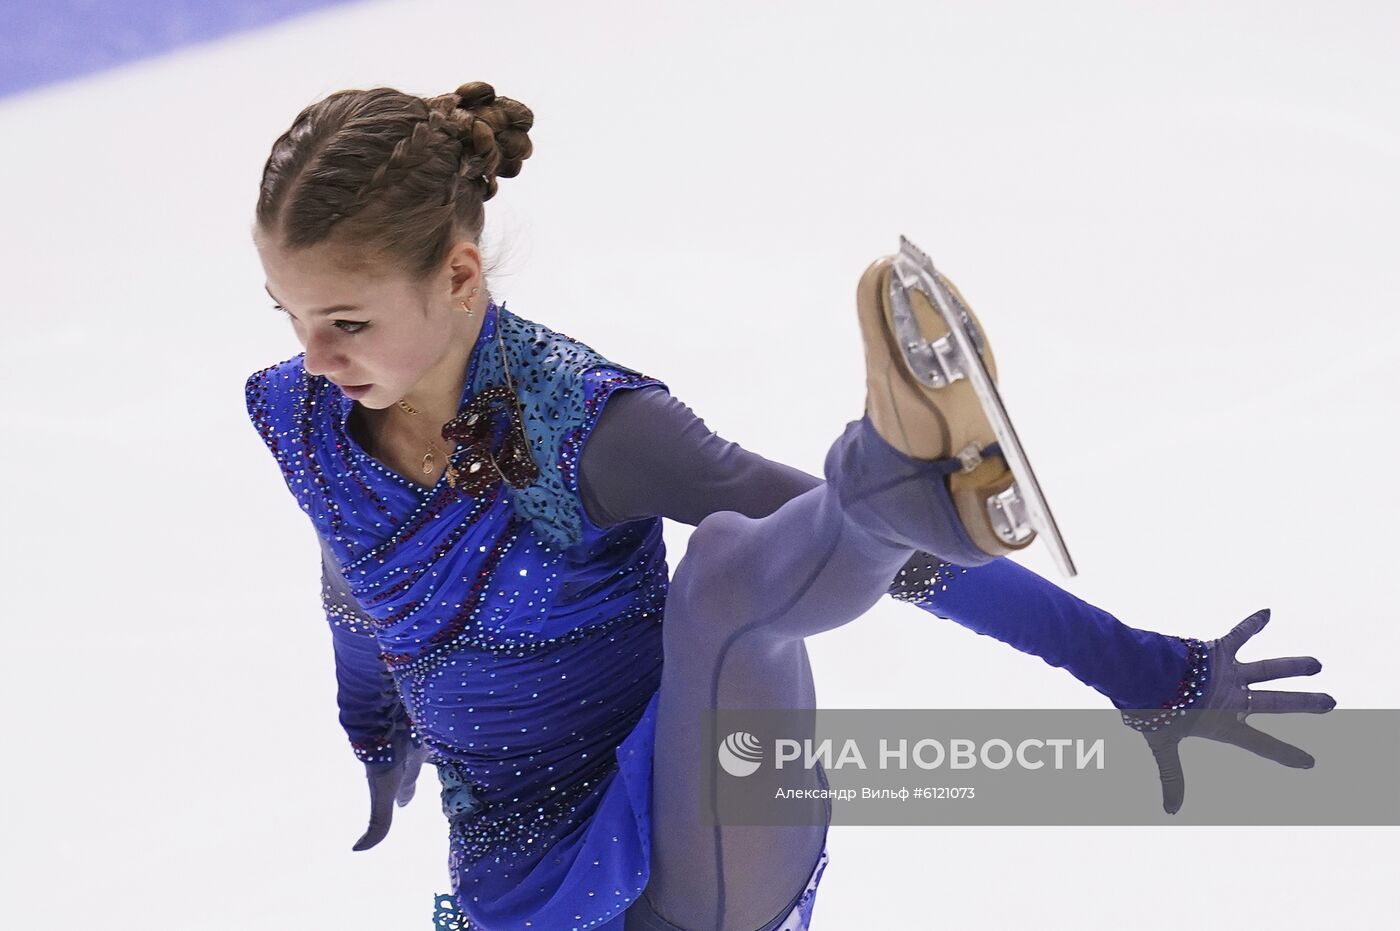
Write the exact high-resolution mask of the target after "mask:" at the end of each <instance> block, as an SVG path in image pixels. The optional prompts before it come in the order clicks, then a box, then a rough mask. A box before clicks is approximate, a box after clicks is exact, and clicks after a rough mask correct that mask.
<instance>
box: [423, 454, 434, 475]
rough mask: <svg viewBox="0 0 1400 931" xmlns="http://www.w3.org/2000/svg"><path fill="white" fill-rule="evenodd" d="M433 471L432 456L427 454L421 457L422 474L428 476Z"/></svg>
mask: <svg viewBox="0 0 1400 931" xmlns="http://www.w3.org/2000/svg"><path fill="white" fill-rule="evenodd" d="M432 471H433V454H432V453H428V454H427V455H426V456H424V457H423V474H424V475H430V474H432Z"/></svg>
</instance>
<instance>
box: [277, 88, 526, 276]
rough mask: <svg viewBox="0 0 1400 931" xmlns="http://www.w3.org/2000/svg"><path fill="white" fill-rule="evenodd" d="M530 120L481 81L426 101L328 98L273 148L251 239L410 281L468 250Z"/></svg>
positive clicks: (367, 94)
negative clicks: (326, 252) (382, 268)
mask: <svg viewBox="0 0 1400 931" xmlns="http://www.w3.org/2000/svg"><path fill="white" fill-rule="evenodd" d="M534 121H535V116H534V113H533V112H531V110H530V108H529V107H527V106H525V105H524V104H523V103H521V102H520V101H518V100H512V99H511V98H509V97H498V96H497V95H496V91H495V88H493V87H492V86H491V85H490V84H487V83H486V82H484V81H472V82H470V83H468V84H463V85H461V86H460V87H458V88H457V89H456V90H455V91H453V92H452V93H450V94H442V95H440V96H436V97H428V98H423V97H417V96H414V95H412V94H406V93H403V92H402V91H398V90H395V89H394V88H390V87H375V88H371V89H369V90H345V91H338V92H336V93H333V94H331V95H329V96H328V97H326V98H324V99H323V100H320V101H318V102H317V103H315V104H312V105H311V106H309V107H306V108H305V109H304V110H302V111H301V112H300V113H299V114H297V117H296V119H295V120H293V121H292V125H291V127H290V128H288V129H287V131H286V132H284V133H283V134H282V135H281V136H279V137H278V138H277V140H276V141H275V142H274V143H273V145H272V151H271V153H270V154H269V155H268V158H267V163H266V165H265V166H264V167H263V176H262V184H261V186H260V188H259V191H258V203H257V210H256V223H255V226H256V229H257V231H258V232H259V233H261V234H262V235H266V236H268V237H270V238H271V239H273V240H274V241H275V242H277V243H278V244H279V245H280V246H281V248H284V249H288V250H291V251H295V250H298V249H303V248H306V247H309V246H313V245H321V244H329V245H332V246H334V247H336V249H337V252H339V253H340V254H342V255H343V256H345V258H346V261H345V262H344V263H343V264H345V265H346V266H347V267H353V268H359V267H361V266H362V265H363V264H364V263H374V264H388V265H390V266H392V267H394V268H395V269H397V270H399V271H400V272H404V273H407V274H409V275H410V276H411V277H412V278H414V279H415V280H422V279H423V278H425V277H426V276H427V275H429V274H431V273H432V272H433V270H435V269H436V268H437V267H438V266H439V265H440V263H441V262H442V261H443V260H444V259H445V258H446V256H447V253H448V252H449V251H450V249H451V248H452V245H453V243H454V241H456V240H457V239H459V238H460V237H463V236H465V237H467V238H469V239H471V241H472V242H474V243H479V242H480V240H481V231H482V228H483V226H484V225H485V219H486V215H485V211H484V209H483V204H484V203H485V202H486V201H488V200H490V199H491V198H492V197H494V196H496V190H497V187H498V182H497V179H498V178H513V177H515V176H516V175H518V174H519V173H520V166H521V163H522V162H523V161H524V160H525V159H527V158H529V157H530V153H531V152H532V151H533V146H532V144H531V142H530V136H529V132H530V129H531V127H532V126H533V125H534ZM352 263H354V264H352Z"/></svg>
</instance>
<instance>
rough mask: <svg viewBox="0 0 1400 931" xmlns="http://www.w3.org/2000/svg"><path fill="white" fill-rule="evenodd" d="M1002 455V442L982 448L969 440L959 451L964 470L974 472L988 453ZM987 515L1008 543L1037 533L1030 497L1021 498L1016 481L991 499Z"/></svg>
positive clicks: (995, 529) (1014, 542) (996, 531)
mask: <svg viewBox="0 0 1400 931" xmlns="http://www.w3.org/2000/svg"><path fill="white" fill-rule="evenodd" d="M1000 455H1001V445H1000V444H999V443H993V444H991V445H990V446H988V447H987V448H986V449H978V448H977V444H976V443H968V444H967V446H966V448H964V449H963V450H962V451H961V452H959V453H958V461H960V462H961V463H962V471H964V472H971V471H972V470H973V469H975V468H977V467H978V466H979V465H981V464H982V459H983V457H984V456H1000ZM987 518H988V520H989V521H990V522H991V525H992V531H993V532H994V533H996V535H997V538H998V539H1000V540H1001V541H1002V542H1003V543H1006V544H1010V545H1013V546H1014V545H1015V544H1017V543H1020V542H1021V541H1023V540H1025V539H1026V538H1027V537H1029V536H1031V535H1032V534H1034V533H1035V525H1034V524H1033V523H1032V522H1031V516H1030V510H1029V509H1028V508H1027V507H1026V499H1025V498H1022V497H1021V491H1020V488H1019V487H1018V486H1017V484H1016V483H1015V482H1012V483H1011V485H1010V486H1008V487H1007V489H1006V490H1005V491H1003V492H1000V493H999V494H995V495H991V496H989V497H988V498H987Z"/></svg>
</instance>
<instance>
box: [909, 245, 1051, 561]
mask: <svg viewBox="0 0 1400 931" xmlns="http://www.w3.org/2000/svg"><path fill="white" fill-rule="evenodd" d="M910 290H918V291H919V292H921V293H922V294H924V295H925V296H926V297H927V298H928V299H929V302H930V303H932V304H933V306H934V307H935V308H936V309H937V310H938V313H939V315H940V316H941V317H942V318H943V322H944V323H945V324H946V325H947V327H948V330H949V332H948V335H947V336H945V337H943V338H941V339H938V340H934V341H933V342H930V341H929V340H927V339H925V338H924V337H923V334H922V333H921V332H920V330H919V325H918V321H917V320H916V319H915V317H914V311H913V307H912V305H911V303H910V299H909V291H910ZM888 300H889V307H890V314H891V317H892V322H893V328H894V334H895V338H896V341H897V342H898V343H899V346H900V351H901V352H902V353H903V355H904V362H905V365H906V366H907V367H908V369H909V372H910V374H911V375H913V376H914V378H915V379H916V380H918V381H919V383H920V384H923V385H925V386H927V387H929V388H942V387H944V386H946V385H948V384H950V383H951V382H953V381H956V380H958V379H960V378H966V379H967V380H968V381H969V382H970V383H971V384H972V388H973V390H974V391H975V392H976V394H977V400H978V401H979V402H980V403H981V405H982V410H983V412H984V413H985V414H986V417H987V422H988V423H990V424H991V426H992V431H993V432H994V433H995V434H996V438H997V443H998V445H999V446H1000V447H1001V456H1002V458H1003V459H1005V460H1006V465H1007V467H1008V468H1009V469H1010V470H1011V475H1012V477H1013V478H1014V481H1013V482H1012V483H1011V485H1010V486H1009V487H1008V488H1007V489H1006V491H1004V492H1002V493H1001V494H999V495H993V496H992V497H990V498H988V499H987V513H988V517H989V518H990V519H991V523H992V528H993V530H994V531H995V532H996V534H997V536H998V538H1000V539H1001V540H1002V542H1003V543H1006V544H1008V545H1014V544H1016V543H1019V542H1021V541H1023V540H1025V539H1026V538H1027V537H1028V536H1030V534H1031V533H1038V534H1040V536H1041V537H1042V538H1043V539H1044V540H1045V541H1046V543H1048V544H1049V546H1050V551H1051V553H1052V554H1053V555H1054V557H1055V562H1056V564H1057V565H1058V566H1059V567H1060V571H1061V572H1063V573H1064V574H1065V575H1066V576H1068V577H1071V578H1072V577H1074V576H1076V575H1078V574H1079V573H1078V572H1077V571H1076V569H1075V567H1074V560H1073V559H1072V558H1071V557H1070V555H1069V549H1068V548H1067V547H1066V546H1065V541H1064V537H1063V536H1061V535H1060V529H1059V527H1058V526H1057V525H1056V524H1055V518H1054V516H1053V515H1052V514H1051V513H1050V503H1049V502H1048V501H1046V500H1045V495H1044V494H1043V493H1042V492H1041V489H1040V483H1039V482H1037V481H1036V478H1035V472H1034V471H1033V470H1032V469H1031V463H1030V459H1029V458H1028V457H1027V456H1026V452H1025V450H1024V449H1023V448H1022V447H1021V442H1020V440H1019V439H1018V438H1017V436H1016V428H1015V427H1013V426H1012V425H1011V417H1010V416H1009V415H1008V414H1007V412H1006V407H1005V405H1003V404H1002V401H1001V395H1000V394H999V393H998V391H997V387H996V384H995V383H994V382H993V381H992V378H991V375H990V374H989V373H988V371H987V368H986V366H985V365H984V364H983V363H982V356H981V352H982V351H983V349H984V347H985V342H984V340H985V337H984V336H983V334H982V332H981V331H980V330H979V329H978V328H977V326H976V325H975V324H974V323H973V321H972V319H971V317H970V316H969V314H968V313H967V308H966V307H964V306H963V304H962V302H961V301H959V300H958V298H957V296H956V295H955V294H954V293H953V290H952V289H951V288H949V287H948V285H947V283H946V280H945V279H944V278H943V276H942V275H941V274H939V272H938V270H937V269H936V268H934V267H933V261H932V260H931V259H930V258H929V257H928V256H927V255H926V254H924V252H923V251H922V250H920V249H919V248H918V247H917V246H915V245H914V244H913V243H912V242H910V241H909V240H908V239H906V238H905V237H903V236H900V237H899V251H898V252H897V253H896V254H895V256H894V264H893V269H892V272H891V274H890V276H889V294H888ZM958 458H960V459H962V460H963V469H964V471H970V470H971V469H973V468H975V467H976V466H977V465H978V464H979V463H980V462H981V458H980V456H979V454H978V452H977V451H976V450H964V451H961V452H959V453H958Z"/></svg>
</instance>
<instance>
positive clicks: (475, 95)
mask: <svg viewBox="0 0 1400 931" xmlns="http://www.w3.org/2000/svg"><path fill="white" fill-rule="evenodd" d="M495 102H496V89H495V88H494V87H492V86H491V85H490V84H487V83H486V82H485V81H471V82H470V83H467V84H463V85H462V86H461V87H459V88H457V106H458V107H461V108H462V109H463V110H474V109H476V108H477V107H484V106H487V105H489V104H493V103H495Z"/></svg>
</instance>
